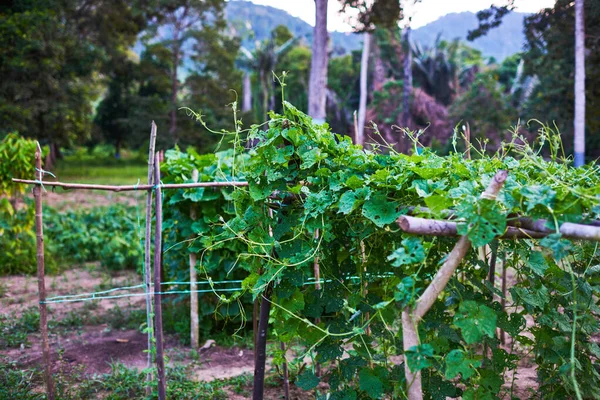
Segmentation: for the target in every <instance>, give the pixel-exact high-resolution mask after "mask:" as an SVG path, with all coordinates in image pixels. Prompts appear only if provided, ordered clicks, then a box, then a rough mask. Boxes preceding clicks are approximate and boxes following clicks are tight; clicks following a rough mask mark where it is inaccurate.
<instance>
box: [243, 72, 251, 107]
mask: <svg viewBox="0 0 600 400" xmlns="http://www.w3.org/2000/svg"><path fill="white" fill-rule="evenodd" d="M243 92H244V94H243V96H244V98H243V100H242V112H250V110H252V85H251V82H250V73H249V72H247V71H246V72H245V73H244V88H243Z"/></svg>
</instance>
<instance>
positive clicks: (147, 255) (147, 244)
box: [144, 121, 156, 396]
mask: <svg viewBox="0 0 600 400" xmlns="http://www.w3.org/2000/svg"><path fill="white" fill-rule="evenodd" d="M155 145H156V124H155V123H154V121H152V125H151V128H150V146H149V151H148V185H152V182H153V179H154V177H153V175H154V147H155ZM150 236H152V189H148V195H147V198H146V237H145V238H144V285H145V290H146V326H147V328H148V360H147V363H146V368H147V369H148V370H150V367H152V336H153V334H152V330H153V329H152V325H153V324H152V267H151V266H150V262H151V243H152V242H151V240H152V239H151V238H150ZM151 382H152V372H148V374H146V395H148V396H150V395H151V394H152V386H151V385H150V384H151Z"/></svg>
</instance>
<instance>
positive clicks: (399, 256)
mask: <svg viewBox="0 0 600 400" xmlns="http://www.w3.org/2000/svg"><path fill="white" fill-rule="evenodd" d="M387 259H388V261H393V262H392V266H394V267H401V266H403V265H410V264H415V263H420V262H422V261H423V260H424V259H425V249H424V248H423V245H422V244H421V240H420V239H419V238H417V237H409V238H406V239H404V240H403V241H402V247H400V248H398V249H396V250H394V252H393V253H392V254H390V255H389V256H388V258H387Z"/></svg>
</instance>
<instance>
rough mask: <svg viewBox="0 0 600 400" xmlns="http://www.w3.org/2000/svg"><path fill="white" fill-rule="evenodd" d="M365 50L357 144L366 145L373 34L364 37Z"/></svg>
mask: <svg viewBox="0 0 600 400" xmlns="http://www.w3.org/2000/svg"><path fill="white" fill-rule="evenodd" d="M363 37H364V41H363V50H362V57H361V59H360V99H359V102H358V132H356V144H362V145H364V144H365V119H366V118H367V75H368V70H369V52H370V47H371V34H370V33H365V34H364V35H363Z"/></svg>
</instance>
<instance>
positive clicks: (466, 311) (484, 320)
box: [454, 300, 496, 344]
mask: <svg viewBox="0 0 600 400" xmlns="http://www.w3.org/2000/svg"><path fill="white" fill-rule="evenodd" d="M454 324H455V325H456V326H458V327H459V328H460V329H461V331H462V336H463V338H464V339H465V342H467V344H473V343H477V342H480V341H481V339H482V338H483V336H484V335H487V336H489V337H491V338H492V337H494V335H495V333H496V312H495V311H494V310H492V309H491V308H489V307H487V306H484V305H482V304H479V303H477V302H475V301H472V300H465V301H463V302H461V303H460V306H459V307H458V312H457V313H456V315H454Z"/></svg>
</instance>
